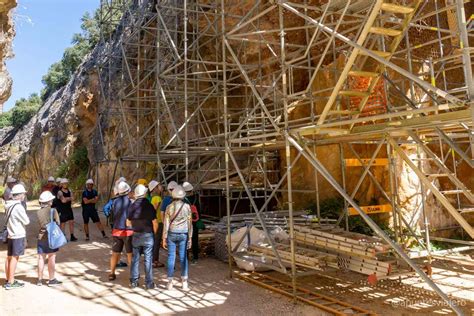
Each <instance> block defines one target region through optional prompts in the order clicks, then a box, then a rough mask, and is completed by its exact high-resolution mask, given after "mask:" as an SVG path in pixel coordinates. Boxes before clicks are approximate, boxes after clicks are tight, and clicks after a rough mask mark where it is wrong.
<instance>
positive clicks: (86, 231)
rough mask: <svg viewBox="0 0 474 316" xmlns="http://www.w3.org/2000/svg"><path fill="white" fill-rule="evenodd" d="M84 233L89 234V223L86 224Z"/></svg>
mask: <svg viewBox="0 0 474 316" xmlns="http://www.w3.org/2000/svg"><path fill="white" fill-rule="evenodd" d="M84 233H85V234H86V236H89V224H84Z"/></svg>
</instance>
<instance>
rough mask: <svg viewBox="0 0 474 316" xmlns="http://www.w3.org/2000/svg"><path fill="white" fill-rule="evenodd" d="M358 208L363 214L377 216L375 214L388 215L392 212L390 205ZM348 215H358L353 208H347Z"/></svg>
mask: <svg viewBox="0 0 474 316" xmlns="http://www.w3.org/2000/svg"><path fill="white" fill-rule="evenodd" d="M360 208H361V209H362V210H363V211H364V213H365V214H377V213H388V212H392V205H391V204H381V205H368V206H360ZM348 210H349V215H351V216H352V215H359V213H358V212H357V211H356V209H355V208H353V207H349V208H348Z"/></svg>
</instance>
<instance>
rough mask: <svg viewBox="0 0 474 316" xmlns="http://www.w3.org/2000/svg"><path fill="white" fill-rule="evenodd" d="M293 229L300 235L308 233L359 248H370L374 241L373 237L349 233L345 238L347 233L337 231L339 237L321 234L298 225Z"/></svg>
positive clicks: (325, 233)
mask: <svg viewBox="0 0 474 316" xmlns="http://www.w3.org/2000/svg"><path fill="white" fill-rule="evenodd" d="M294 227H295V230H297V231H299V232H302V233H309V234H312V235H316V236H321V237H326V238H330V239H335V240H339V241H343V242H346V243H351V244H355V245H359V246H362V247H365V248H366V247H368V246H370V244H372V243H374V242H375V241H373V239H374V238H373V237H371V236H365V235H362V234H355V233H349V236H347V235H346V234H348V233H347V232H345V231H344V230H341V231H338V232H337V233H340V235H337V234H335V233H331V232H323V231H320V230H316V229H312V228H308V227H304V226H299V225H295V226H294ZM345 235H346V236H345ZM356 238H363V240H358V239H356ZM377 243H378V242H377Z"/></svg>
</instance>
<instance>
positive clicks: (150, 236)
mask: <svg viewBox="0 0 474 316" xmlns="http://www.w3.org/2000/svg"><path fill="white" fill-rule="evenodd" d="M147 192H148V189H147V188H146V187H145V186H144V185H142V184H139V185H137V187H136V188H135V192H134V193H135V202H133V203H132V204H131V205H130V207H129V208H128V216H127V226H131V227H133V239H132V247H133V255H132V265H131V267H130V287H131V288H136V287H138V285H139V283H138V280H139V279H140V272H139V263H140V254H141V253H143V254H144V257H145V258H144V261H145V286H146V289H147V290H151V289H154V288H155V283H154V282H153V268H152V259H153V243H154V234H156V232H157V230H158V223H157V221H156V213H155V208H154V207H153V205H152V204H151V203H150V201H148V199H147V198H146V194H147Z"/></svg>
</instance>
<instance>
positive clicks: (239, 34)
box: [96, 0, 474, 313]
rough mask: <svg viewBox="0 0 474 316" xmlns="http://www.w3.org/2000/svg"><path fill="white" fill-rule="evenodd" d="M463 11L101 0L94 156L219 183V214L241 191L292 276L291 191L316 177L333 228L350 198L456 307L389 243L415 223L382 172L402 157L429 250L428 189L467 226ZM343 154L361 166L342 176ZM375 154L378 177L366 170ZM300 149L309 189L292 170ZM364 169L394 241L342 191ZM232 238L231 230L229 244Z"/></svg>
mask: <svg viewBox="0 0 474 316" xmlns="http://www.w3.org/2000/svg"><path fill="white" fill-rule="evenodd" d="M466 8H472V5H471V4H470V3H466V4H465V3H464V1H462V0H445V1H435V0H429V1H420V0H406V1H405V0H390V1H389V0H371V1H366V0H364V1H359V0H353V1H339V0H321V1H308V0H298V1H285V0H278V1H234V2H232V3H228V2H227V1H224V0H221V1H200V0H161V1H160V0H158V1H151V0H150V1H147V0H143V1H125V0H123V1H113V0H103V1H102V11H103V14H102V16H103V24H102V26H103V29H104V30H106V31H104V32H103V35H104V36H103V42H102V43H101V45H103V46H104V49H103V51H104V54H103V59H102V61H103V62H102V63H101V66H100V69H99V70H100V76H99V77H100V80H101V92H102V104H101V110H100V117H99V120H98V122H99V123H98V124H99V126H98V129H97V132H98V133H100V135H101V137H100V138H99V139H100V140H101V142H100V144H97V149H96V151H97V152H98V153H100V155H96V156H97V157H100V158H99V159H98V161H97V162H96V163H97V164H104V163H111V162H112V163H115V169H117V164H119V163H134V164H136V165H135V168H141V167H142V166H143V165H142V164H143V163H151V164H153V165H154V166H155V167H156V168H155V169H154V170H155V172H156V176H157V177H158V178H159V179H160V180H162V181H164V182H167V181H169V180H171V179H173V180H177V181H183V180H190V181H192V182H194V183H196V187H197V188H198V189H200V190H201V191H202V192H203V193H206V194H208V195H222V194H223V195H224V196H225V201H226V203H225V208H226V213H227V218H228V220H230V215H231V214H232V213H233V212H234V211H235V210H236V209H237V206H238V205H240V206H242V205H243V204H242V203H243V201H245V203H246V204H247V205H248V207H249V208H250V209H251V211H252V212H254V214H255V219H254V220H253V224H255V223H258V224H259V226H260V227H262V229H263V231H264V233H265V235H266V236H267V238H268V240H269V242H270V244H271V246H272V247H271V249H272V252H273V257H275V258H276V262H277V264H276V265H275V266H274V269H275V270H278V271H281V272H283V273H287V274H290V275H291V276H292V280H293V286H294V289H295V288H296V281H297V275H296V268H295V266H296V265H295V238H294V231H293V227H294V225H293V213H294V212H295V211H296V210H297V209H296V207H295V205H296V204H295V201H296V200H297V198H298V197H300V196H302V195H310V196H312V197H315V199H316V201H318V203H319V188H318V183H319V179H325V180H326V181H327V183H329V184H330V186H331V187H332V188H333V189H334V190H335V191H337V192H338V193H339V195H340V196H341V197H342V198H344V200H345V208H344V211H343V212H342V213H341V214H340V218H339V221H338V223H339V222H340V223H342V222H343V221H344V222H345V223H346V225H345V227H346V229H347V228H348V226H347V218H348V216H349V209H351V210H352V212H356V214H358V215H359V216H360V217H361V218H362V219H364V221H365V222H366V223H367V224H368V225H369V226H370V227H371V229H372V230H373V231H374V232H375V234H377V235H378V236H379V237H381V238H382V239H384V240H385V241H386V242H387V243H388V244H390V246H391V247H392V248H393V251H394V253H395V254H396V255H397V256H398V257H399V258H401V259H403V260H404V261H405V262H406V263H407V264H408V265H409V266H410V267H411V268H412V269H413V270H415V271H416V272H417V273H418V274H419V275H420V277H422V278H423V280H424V281H425V282H427V284H429V285H430V286H431V287H432V289H433V290H434V291H436V292H437V293H438V294H439V295H440V296H441V297H442V298H443V299H444V300H446V301H447V302H448V303H449V304H450V306H451V307H452V308H453V309H454V310H455V311H456V312H457V313H460V311H459V309H458V308H457V307H456V306H455V305H454V304H453V303H452V302H451V301H450V300H449V298H448V297H447V296H446V294H445V293H443V292H442V291H441V290H440V289H439V288H438V287H437V286H436V284H435V283H433V281H432V280H431V279H430V278H429V277H428V276H427V275H426V274H425V273H424V272H423V271H422V270H421V269H420V268H419V267H418V266H417V265H416V264H415V263H414V262H413V260H411V259H410V258H409V257H408V256H407V254H406V253H405V251H404V249H403V247H402V244H403V240H404V237H405V236H406V235H407V234H408V235H410V236H413V235H415V236H417V233H416V228H415V227H413V223H410V222H408V221H407V220H406V219H405V218H404V216H403V214H402V212H401V208H402V206H401V202H400V201H399V197H398V192H397V174H396V173H397V166H398V164H399V163H400V162H403V163H404V164H405V166H406V167H407V168H408V169H410V170H411V171H412V172H413V173H414V174H415V175H416V177H417V178H418V179H419V181H420V183H421V185H420V190H421V192H420V193H421V195H422V207H423V212H424V215H425V216H424V218H425V221H424V225H425V230H424V231H425V234H424V235H423V236H417V238H418V241H419V243H420V245H422V246H423V247H425V248H426V249H427V251H428V254H429V253H430V248H429V241H430V235H429V221H428V220H426V218H427V216H426V213H427V212H429V211H430V210H429V209H427V208H428V207H429V206H428V205H427V202H426V201H427V199H433V198H434V199H436V201H437V203H438V204H439V205H441V206H442V207H443V208H444V209H445V210H446V211H447V212H448V213H449V214H450V216H451V217H452V218H453V221H454V222H455V223H456V225H457V227H460V228H462V230H463V232H464V233H466V234H467V235H468V236H470V238H474V229H473V227H472V226H471V224H470V223H469V222H468V220H467V219H466V217H465V216H466V214H469V213H470V212H472V211H474V209H473V208H472V205H473V204H474V195H473V194H472V192H471V190H472V181H471V180H467V181H466V177H465V176H464V175H462V174H461V175H460V174H459V172H460V168H463V170H468V171H469V172H472V168H473V165H474V160H473V158H474V145H473V143H474V141H473V137H474V134H473V124H472V123H473V117H474V83H473V78H472V56H473V49H472V48H471V47H470V42H471V43H472V38H473V35H474V34H472V23H473V21H472V20H466V14H465V12H466ZM114 12H115V13H114ZM117 12H120V14H117ZM118 16H120V20H117V21H115V20H114V18H115V19H116V17H118ZM111 26H115V27H116V29H115V31H111ZM118 127H120V128H119V129H118ZM110 128H112V129H114V128H115V129H117V130H120V132H115V133H110V130H109V131H107V132H106V130H107V129H110ZM106 133H107V134H109V135H110V134H113V135H115V136H116V138H115V139H112V140H111V139H110V137H109V138H108V139H107V140H104V136H103V135H104V134H106ZM328 145H338V146H339V153H340V162H339V163H340V167H341V170H342V178H341V179H337V178H336V177H334V176H333V175H332V174H331V172H330V171H329V170H328V166H327V165H325V164H323V163H322V162H321V161H322V160H321V159H320V157H318V155H317V151H318V148H321V147H324V146H328ZM357 146H368V148H369V149H370V150H372V155H371V157H361V156H360V155H359V154H358V153H357V150H355V149H354V148H355V147H357ZM347 153H349V154H350V156H351V157H352V158H348V155H347ZM413 153H415V154H413ZM348 159H351V161H352V162H350V163H352V164H354V163H355V164H356V165H357V166H359V167H361V168H362V169H361V170H362V171H361V172H360V178H359V180H358V181H357V182H356V185H355V187H350V188H349V187H348V186H347V183H346V181H345V180H346V176H347V175H346V171H345V170H346V168H347V164H348V163H349V162H348V161H349V160H348ZM381 159H382V160H384V161H386V165H387V167H386V168H387V171H388V173H389V181H388V184H382V183H380V181H379V180H378V179H377V177H376V176H375V175H374V169H373V168H375V167H376V166H377V165H378V164H379V163H380V160H381ZM303 160H305V161H306V163H308V164H309V165H310V166H311V167H312V168H313V172H314V173H313V175H312V176H314V178H315V187H314V188H302V187H299V186H298V183H296V182H294V179H295V174H294V173H293V172H292V169H293V168H294V167H295V166H296V165H297V164H299V163H300V162H301V161H303ZM334 163H336V162H334ZM467 179H469V177H468V178H467ZM365 182H371V183H372V185H374V186H375V188H376V189H377V192H378V193H377V195H378V196H379V197H380V198H381V199H382V200H383V201H384V203H386V204H387V205H389V206H390V210H391V212H392V213H393V222H394V225H393V226H394V230H395V240H392V239H391V238H389V236H387V235H386V234H385V233H384V232H383V230H382V229H380V227H378V225H377V224H376V223H375V222H374V221H373V220H372V218H371V217H370V216H369V215H367V214H366V212H365V211H364V208H363V207H361V206H360V205H359V203H357V202H356V200H355V197H356V196H357V194H358V191H359V190H360V188H361V186H362V185H363V183H365ZM239 203H240V204H239ZM274 207H276V208H278V209H280V210H287V211H288V212H289V226H288V227H289V235H290V241H291V244H290V249H291V257H292V258H291V260H290V261H291V265H290V268H288V265H285V264H284V263H283V261H282V259H281V257H280V254H279V251H278V249H277V247H276V246H275V244H274V242H273V240H272V238H271V237H270V234H269V229H268V227H267V226H266V223H265V221H264V220H263V216H262V214H264V212H266V211H268V210H270V209H272V208H274ZM318 210H319V205H318ZM318 216H319V212H318ZM228 224H229V225H228V233H230V222H229V223H228ZM237 247H238V246H234V247H231V246H230V243H229V253H230V254H231V255H233V254H234V251H235V249H237ZM229 264H230V263H229Z"/></svg>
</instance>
